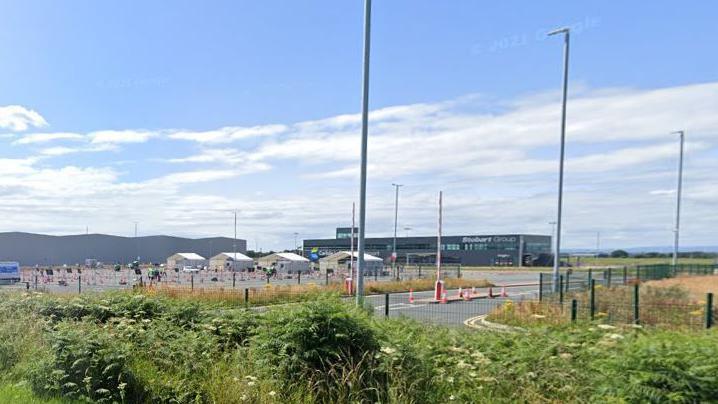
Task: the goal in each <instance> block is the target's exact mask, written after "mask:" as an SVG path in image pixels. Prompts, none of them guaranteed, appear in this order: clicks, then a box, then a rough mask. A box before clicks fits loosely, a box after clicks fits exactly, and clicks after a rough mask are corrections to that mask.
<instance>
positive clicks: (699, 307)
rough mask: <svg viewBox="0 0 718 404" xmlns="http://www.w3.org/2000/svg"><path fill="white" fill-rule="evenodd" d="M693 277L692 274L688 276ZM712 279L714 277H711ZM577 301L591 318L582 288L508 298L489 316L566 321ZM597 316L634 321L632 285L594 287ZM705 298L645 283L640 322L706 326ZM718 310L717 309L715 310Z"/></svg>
mask: <svg viewBox="0 0 718 404" xmlns="http://www.w3.org/2000/svg"><path fill="white" fill-rule="evenodd" d="M686 279H690V278H686ZM711 279H712V278H711ZM573 299H576V301H577V304H578V310H577V319H578V321H588V320H589V319H590V292H589V291H581V292H577V293H569V294H566V295H565V296H564V303H563V304H560V303H559V301H558V297H557V296H555V295H553V296H547V297H546V298H545V299H544V301H542V302H539V301H534V300H526V301H519V302H513V301H507V302H506V303H504V304H503V305H502V306H500V307H499V308H497V309H496V310H494V311H493V312H492V313H490V314H489V316H488V320H489V321H495V322H500V323H503V324H507V325H514V326H519V327H526V326H537V325H538V326H546V325H558V324H566V323H568V322H570V321H571V318H570V314H571V301H572V300H573ZM594 302H595V309H594V320H596V321H600V322H603V323H610V324H631V323H633V321H634V304H633V286H619V287H611V288H607V287H605V286H603V285H597V286H596V289H595V297H594ZM704 306H705V301H698V300H695V299H694V298H693V297H692V296H691V294H690V293H689V291H688V289H686V288H685V287H683V286H681V285H679V284H671V285H670V286H668V287H656V286H650V283H649V284H648V285H642V286H640V289H639V310H638V314H639V322H640V324H641V325H643V326H650V327H658V328H666V329H700V328H701V327H703V320H704V315H705V311H704ZM716 314H718V312H717V313H716Z"/></svg>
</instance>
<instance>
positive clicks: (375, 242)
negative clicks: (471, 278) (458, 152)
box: [303, 227, 553, 267]
mask: <svg viewBox="0 0 718 404" xmlns="http://www.w3.org/2000/svg"><path fill="white" fill-rule="evenodd" d="M357 235H358V232H357V231H356V230H355V234H354V237H355V240H354V248H356V237H357ZM393 242H394V238H393V237H379V238H367V239H366V246H365V249H366V251H365V252H366V253H367V254H371V255H375V256H377V257H381V258H382V259H384V261H385V262H387V263H389V262H391V253H392V250H393ZM350 245H351V227H339V228H337V231H336V237H335V238H332V239H316V240H304V244H303V249H304V256H305V257H313V258H312V259H313V260H314V259H319V258H323V257H326V256H329V255H331V254H334V253H336V252H339V251H348V250H349V248H350ZM396 252H397V262H398V263H399V264H409V265H416V264H433V263H436V236H429V237H397V238H396ZM441 256H442V262H443V263H447V264H461V265H466V266H515V267H519V266H547V265H551V263H552V258H553V254H552V252H551V236H544V235H534V234H501V235H466V236H442V237H441Z"/></svg>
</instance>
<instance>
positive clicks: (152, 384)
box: [0, 293, 718, 404]
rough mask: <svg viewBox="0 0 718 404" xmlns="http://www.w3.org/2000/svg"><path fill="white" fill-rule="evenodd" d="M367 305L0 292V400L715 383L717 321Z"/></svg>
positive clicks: (397, 397)
mask: <svg viewBox="0 0 718 404" xmlns="http://www.w3.org/2000/svg"><path fill="white" fill-rule="evenodd" d="M372 313H373V311H369V310H364V309H360V308H355V307H353V306H351V305H347V304H345V303H343V302H341V301H340V300H338V298H336V297H326V296H318V297H317V299H315V300H314V301H311V302H302V303H299V304H295V305H287V306H282V307H274V308H270V309H269V310H268V311H266V312H263V313H257V312H252V311H247V310H244V309H232V308H229V307H228V306H218V305H216V304H210V303H203V302H190V301H186V300H175V299H170V298H167V297H162V296H144V295H132V294H122V293H115V294H107V295H91V296H82V297H77V298H58V297H55V296H48V295H40V294H20V293H14V294H0V336H3V338H0V354H2V355H3V358H5V359H4V360H3V361H0V403H2V402H13V403H15V402H17V403H26V402H29V403H35V402H37V403H59V402H72V401H70V400H79V401H94V402H113V401H114V402H129V403H145V402H146V403H155V402H175V403H242V402H251V403H260V404H261V403H313V402H317V403H334V402H383V403H437V402H442V403H443V402H461V403H463V402H477V403H496V402H499V403H509V402H530V403H533V402H556V403H558V402H668V401H669V400H670V401H674V402H710V401H711V400H713V399H714V398H715V397H716V396H717V395H718V378H717V377H716V376H715V375H716V374H718V333H716V332H693V333H678V332H670V331H649V330H645V329H634V328H629V327H627V328H611V329H603V328H600V327H597V326H595V325H586V326H572V325H570V324H561V325H556V326H552V327H545V326H537V327H532V328H531V329H530V330H528V331H526V332H521V333H490V332H474V331H473V330H469V329H449V328H440V327H434V326H429V325H427V324H421V323H418V322H415V321H411V320H407V319H398V320H386V319H382V318H376V317H374V316H373V315H372ZM26 352H31V353H32V354H27V353H26ZM626 358H629V360H626Z"/></svg>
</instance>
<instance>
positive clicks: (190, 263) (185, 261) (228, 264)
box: [167, 251, 384, 273]
mask: <svg viewBox="0 0 718 404" xmlns="http://www.w3.org/2000/svg"><path fill="white" fill-rule="evenodd" d="M352 258H353V260H354V263H355V264H356V260H357V253H356V251H355V252H353V253H351V252H349V251H340V252H337V253H334V254H332V255H329V256H326V257H324V258H322V259H320V260H319V270H320V271H321V272H322V273H324V272H335V271H341V270H346V269H348V268H349V266H350V263H351V260H352ZM207 261H208V260H207V259H206V258H204V257H203V256H201V255H199V254H196V253H176V254H173V255H172V256H170V257H169V258H167V268H169V269H175V268H177V269H180V270H181V269H183V268H186V267H191V268H203V267H208V268H209V269H210V270H228V271H245V270H247V269H250V268H254V267H255V266H257V267H260V268H275V269H276V270H277V271H279V272H292V273H296V272H309V271H310V269H311V262H310V261H309V260H308V259H307V258H304V257H302V256H301V255H298V254H294V253H289V252H280V253H274V254H270V255H266V256H264V257H260V258H257V259H256V260H254V259H252V258H250V257H248V256H246V255H244V254H242V253H239V252H222V253H219V254H217V255H215V256H213V257H211V258H210V259H209V262H207ZM364 261H365V262H366V271H367V272H369V273H374V272H380V271H381V270H382V269H383V267H384V261H383V260H382V259H381V258H379V257H375V256H373V255H369V254H364Z"/></svg>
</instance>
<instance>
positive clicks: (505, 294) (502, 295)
mask: <svg viewBox="0 0 718 404" xmlns="http://www.w3.org/2000/svg"><path fill="white" fill-rule="evenodd" d="M501 297H509V295H508V294H507V293H506V287H503V286H502V287H501Z"/></svg>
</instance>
